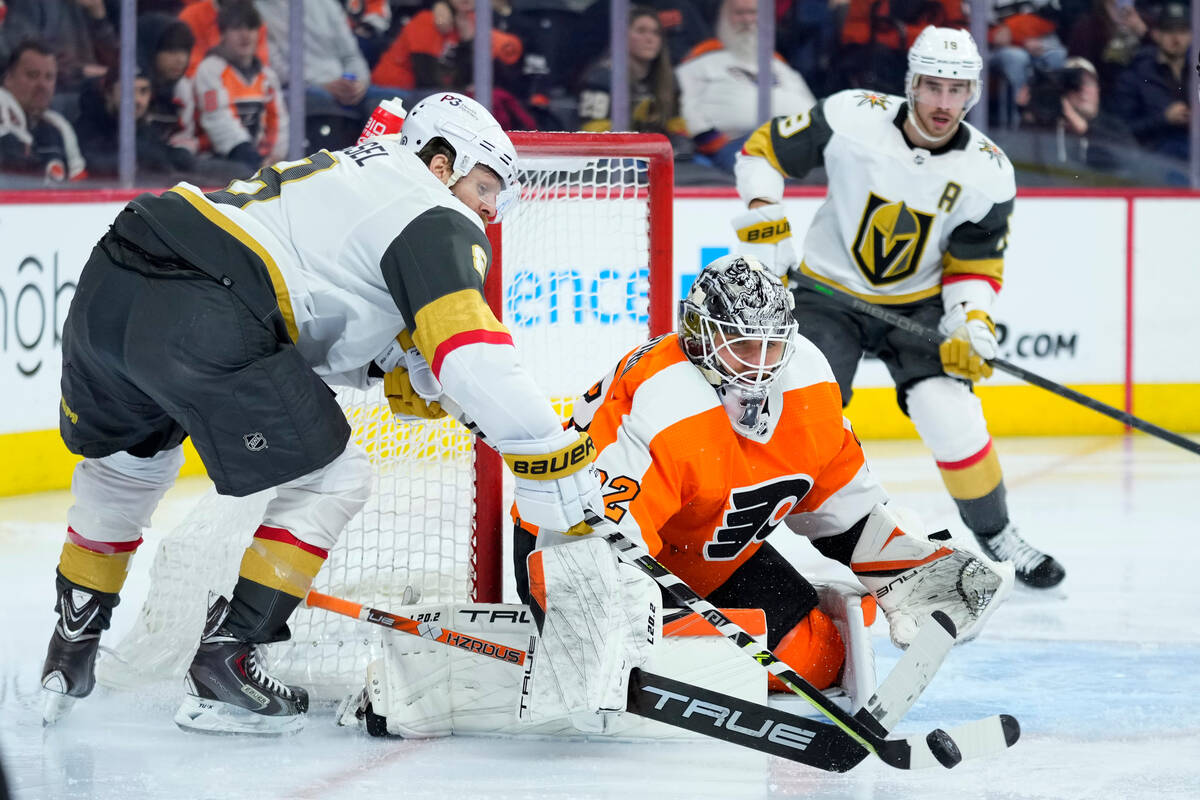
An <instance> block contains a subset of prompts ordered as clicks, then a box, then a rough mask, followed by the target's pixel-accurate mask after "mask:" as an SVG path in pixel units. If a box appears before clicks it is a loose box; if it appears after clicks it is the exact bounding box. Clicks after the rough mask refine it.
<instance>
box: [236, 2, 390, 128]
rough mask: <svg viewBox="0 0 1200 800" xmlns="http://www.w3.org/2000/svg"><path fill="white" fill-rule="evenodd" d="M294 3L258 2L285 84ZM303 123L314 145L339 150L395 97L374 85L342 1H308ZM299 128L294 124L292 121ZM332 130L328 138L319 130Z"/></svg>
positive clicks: (276, 66)
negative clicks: (389, 99) (340, 2)
mask: <svg viewBox="0 0 1200 800" xmlns="http://www.w3.org/2000/svg"><path fill="white" fill-rule="evenodd" d="M290 5H291V2H290V0H255V6H256V7H257V8H258V11H259V13H260V14H262V18H263V21H264V22H265V23H266V25H267V41H268V43H269V48H270V51H271V68H272V69H274V70H275V74H276V75H277V76H279V79H280V80H281V81H283V82H284V84H285V85H286V84H287V83H288V82H289V81H291V80H294V79H296V76H289V75H288V19H289V15H290V11H289V6H290ZM303 5H304V77H303V80H304V83H305V92H304V99H305V115H306V117H307V119H306V120H305V124H306V128H307V132H308V134H309V135H308V139H309V142H310V146H313V145H317V146H320V147H331V148H340V147H345V146H348V145H351V144H353V143H354V141H355V140H356V139H357V138H358V134H359V132H360V131H361V129H362V126H363V123H365V122H366V121H367V117H368V116H370V114H371V112H372V111H374V110H375V106H377V105H379V102H380V101H381V100H385V99H387V98H389V97H391V96H393V95H394V94H395V92H393V91H391V90H384V89H378V88H374V87H372V86H371V83H370V71H369V68H368V67H367V61H366V59H365V58H363V54H362V51H360V50H359V49H358V42H357V40H355V38H354V32H353V31H351V30H350V23H349V21H348V20H347V18H346V13H345V11H344V10H343V9H342V6H341V5H340V4H339V3H338V0H305V2H304V4H303ZM292 122H293V124H295V123H296V121H295V120H293V121H292ZM324 127H329V128H330V130H329V132H328V133H326V134H324V135H321V134H320V133H318V131H321V130H323V128H324Z"/></svg>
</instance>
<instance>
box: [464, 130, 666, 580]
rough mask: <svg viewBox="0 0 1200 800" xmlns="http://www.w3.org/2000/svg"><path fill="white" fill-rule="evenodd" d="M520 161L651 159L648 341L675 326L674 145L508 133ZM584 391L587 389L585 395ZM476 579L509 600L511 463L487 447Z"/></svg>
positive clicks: (622, 136)
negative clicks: (506, 485)
mask: <svg viewBox="0 0 1200 800" xmlns="http://www.w3.org/2000/svg"><path fill="white" fill-rule="evenodd" d="M509 137H510V138H511V139H512V142H513V145H514V146H515V147H516V148H517V154H518V156H520V157H521V158H522V159H524V158H526V157H527V156H531V155H535V156H545V157H553V156H560V157H576V158H578V157H580V156H583V157H587V156H588V155H589V154H596V153H604V154H611V155H612V157H616V158H629V159H644V160H645V162H646V164H647V168H646V169H647V195H648V196H647V230H648V235H649V249H648V254H647V255H648V261H647V264H648V267H649V273H650V275H649V286H648V291H649V301H648V315H649V331H648V334H649V336H651V337H653V336H658V335H660V334H663V333H666V332H667V331H669V330H671V329H672V327H673V326H674V311H673V308H672V305H673V302H672V301H673V295H672V293H673V289H672V282H673V277H674V267H673V261H672V259H673V253H674V250H673V247H672V242H673V239H672V237H673V226H674V218H673V203H674V199H675V197H674V195H675V160H674V151H673V150H672V148H671V143H670V142H669V141H668V140H667V138H666V137H665V136H662V135H660V134H640V133H542V132H532V131H514V132H512V133H510V134H509ZM503 230H504V223H503V220H501V222H500V223H499V224H497V225H491V226H489V227H488V240H489V241H490V242H491V244H492V268H491V270H489V272H488V278H487V284H486V286H485V289H484V292H485V295H486V297H487V301H488V303H489V304H490V305H491V307H492V310H493V311H495V312H496V316H497V317H499V318H500V319H501V320H502V321H503V319H504V293H503V287H504V244H503ZM584 388H585V387H583V386H580V387H579V391H582V390H583V389H584ZM475 459H476V462H475V463H476V475H477V479H476V480H477V486H478V491H477V493H476V504H477V505H476V520H477V528H476V567H475V569H476V574H475V599H476V600H477V601H479V602H481V603H498V602H500V601H501V597H502V594H503V585H502V581H503V571H504V570H503V547H502V543H503V537H504V536H505V529H506V527H507V526H506V520H507V509H506V508H504V507H503V496H504V495H503V491H502V485H501V484H502V482H503V473H504V464H503V461H502V460H501V458H500V456H499V454H497V453H496V452H495V451H494V450H492V449H491V448H489V447H487V446H486V445H477V446H476V455H475Z"/></svg>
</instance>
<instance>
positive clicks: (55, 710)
mask: <svg viewBox="0 0 1200 800" xmlns="http://www.w3.org/2000/svg"><path fill="white" fill-rule="evenodd" d="M42 695H43V699H42V727H47V726H50V725H53V724H54V723H56V722H58V721H59V720H60V719H62V718H63V717H65V716H66V715H67V713H68V712H70V710H71V707H72V706H74V705H75V701H76V700H78V699H79V698H77V697H71V695H69V694H62V693H61V692H56V691H54V690H52V689H43V690H42Z"/></svg>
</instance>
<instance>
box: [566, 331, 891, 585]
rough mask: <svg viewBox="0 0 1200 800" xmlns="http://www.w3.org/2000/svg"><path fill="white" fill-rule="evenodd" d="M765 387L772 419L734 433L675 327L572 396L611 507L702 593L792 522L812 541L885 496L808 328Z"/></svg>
mask: <svg viewBox="0 0 1200 800" xmlns="http://www.w3.org/2000/svg"><path fill="white" fill-rule="evenodd" d="M796 345H797V346H796V352H795V355H794V356H793V357H792V359H791V361H789V362H788V364H787V366H786V367H785V369H784V370H783V371H782V373H781V374H780V376H779V377H778V378H777V379H776V380H775V381H774V383H773V384H772V386H771V392H770V395H769V397H768V401H767V407H768V410H769V415H770V416H769V418H770V427H769V428H768V429H767V431H766V432H765V433H764V434H763V435H762V436H761V437H752V436H749V435H746V434H740V433H737V432H736V431H735V430H734V428H733V425H732V423H731V422H730V418H729V416H728V414H727V413H726V411H725V408H724V406H723V405H722V403H721V400H720V398H719V397H718V396H717V393H716V391H714V389H713V387H712V386H711V385H709V384H708V383H707V382H706V381H705V380H704V378H703V376H702V375H701V374H700V371H699V370H698V369H697V368H696V367H695V366H693V365H692V364H691V363H690V362H688V360H687V358H686V357H685V356H684V354H683V351H682V350H681V349H680V346H679V343H678V340H677V338H676V337H675V335H673V334H672V335H668V336H665V337H661V338H659V339H655V340H652V341H650V342H647V343H646V344H644V345H642V346H641V347H639V348H637V349H635V350H633V351H632V352H630V353H629V354H628V355H626V356H625V357H624V358H622V359H621V361H620V362H619V363H618V364H617V366H616V368H615V369H614V370H613V372H611V373H609V375H608V376H606V377H605V378H604V379H602V380H601V381H600V382H599V383H597V384H596V385H594V386H593V387H592V388H591V389H589V390H588V392H586V393H585V394H584V395H583V396H582V397H581V398H580V399H579V400H578V401H577V402H576V405H575V412H574V416H573V417H572V422H573V423H574V424H575V426H576V427H578V428H581V429H586V430H588V432H589V433H590V434H591V436H592V439H593V440H594V441H595V443H596V447H597V450H598V451H599V455H598V457H597V461H596V465H597V467H598V468H599V470H600V471H601V473H602V478H603V481H604V495H605V506H606V511H605V513H606V515H607V516H608V517H609V518H610V519H612V520H613V521H614V522H616V523H617V524H618V526H619V527H620V529H621V531H622V532H623V533H624V534H625V535H627V536H630V537H633V538H638V537H640V538H641V540H642V541H643V542H645V544H646V546H647V548H648V549H649V551H650V552H651V553H652V554H653V555H654V556H655V557H656V558H658V559H659V561H661V562H662V564H663V565H664V566H666V567H667V568H668V569H670V570H671V571H672V572H674V573H675V574H676V575H678V576H679V577H680V578H682V579H683V580H684V581H686V582H687V583H688V584H689V585H690V586H691V587H692V588H693V589H695V590H696V591H697V592H699V593H700V594H702V595H706V594H708V593H709V592H711V591H712V590H713V589H715V588H717V587H718V586H720V585H721V584H722V583H724V582H725V581H726V580H727V579H728V578H729V576H730V575H732V574H733V572H734V570H736V569H737V568H738V567H739V566H741V565H742V564H743V563H745V562H746V561H747V560H748V559H749V558H750V557H751V556H753V555H754V554H755V553H756V552H757V551H758V550H759V548H761V547H762V543H763V541H764V540H765V539H766V538H767V536H768V535H770V534H771V533H772V532H773V531H774V530H775V529H776V528H777V527H778V526H779V523H781V522H783V521H784V520H785V519H786V520H787V523H788V527H789V528H791V529H792V530H794V531H796V532H797V533H801V534H803V535H806V536H808V537H810V538H813V539H818V538H823V537H826V536H833V535H835V534H838V533H842V532H843V531H845V530H847V529H849V528H850V527H851V526H853V525H854V523H856V522H858V521H859V520H860V519H862V518H863V517H864V516H866V515H867V514H868V513H869V512H870V510H871V508H872V507H873V506H874V505H875V504H876V503H880V502H885V501H886V500H887V496H886V494H885V493H884V491H883V489H882V488H881V487H880V485H879V484H878V483H877V482H876V481H875V479H874V477H873V476H872V475H871V473H870V472H869V471H868V469H867V466H866V462H865V459H864V457H863V452H862V448H861V447H860V445H859V443H858V439H857V438H856V437H855V435H854V432H853V430H852V429H851V427H850V423H849V422H848V421H847V420H846V419H845V418H844V417H843V416H842V401H841V394H840V392H839V390H838V385H837V383H836V381H835V380H834V377H833V372H832V370H831V369H830V367H829V363H828V362H827V361H826V360H825V357H824V356H823V355H821V353H820V351H819V350H817V348H816V347H815V346H814V345H813V344H812V343H811V342H809V341H808V340H807V339H804V338H803V337H800V336H797V337H796Z"/></svg>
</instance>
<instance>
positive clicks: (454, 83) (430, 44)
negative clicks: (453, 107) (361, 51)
mask: <svg viewBox="0 0 1200 800" xmlns="http://www.w3.org/2000/svg"><path fill="white" fill-rule="evenodd" d="M474 41H475V0H450V1H449V2H445V0H438V2H435V3H434V4H433V7H432V8H429V9H426V10H425V11H422V12H420V13H418V14H417V15H416V16H414V17H413V18H412V19H411V20H410V21H409V23H408V24H407V25H405V26H404V29H403V30H402V31H400V35H399V36H398V37H396V41H395V42H393V43H392V46H391V47H389V48H388V51H387V52H386V53H384V54H383V57H382V58H381V59H380V60H379V64H377V65H376V67H375V71H374V72H373V73H371V79H372V80H373V81H375V83H377V84H379V85H381V86H395V87H397V88H399V89H414V88H422V89H453V90H455V91H462V90H464V89H466V88H467V87H468V86H470V84H471V82H472V81H473V78H474V76H473V74H472V70H473V67H474V60H473V50H474ZM522 50H523V48H522V45H521V40H520V39H518V38H517V37H516V36H514V35H513V34H511V33H504V32H502V31H498V30H493V31H492V56H493V57H494V58H495V60H496V62H497V64H496V66H497V70H496V71H495V73H494V75H495V78H494V84H495V85H496V86H505V87H508V86H511V85H513V83H514V82H515V80H514V78H513V76H512V72H513V71H514V70H515V69H519V66H520V61H521V53H522Z"/></svg>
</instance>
